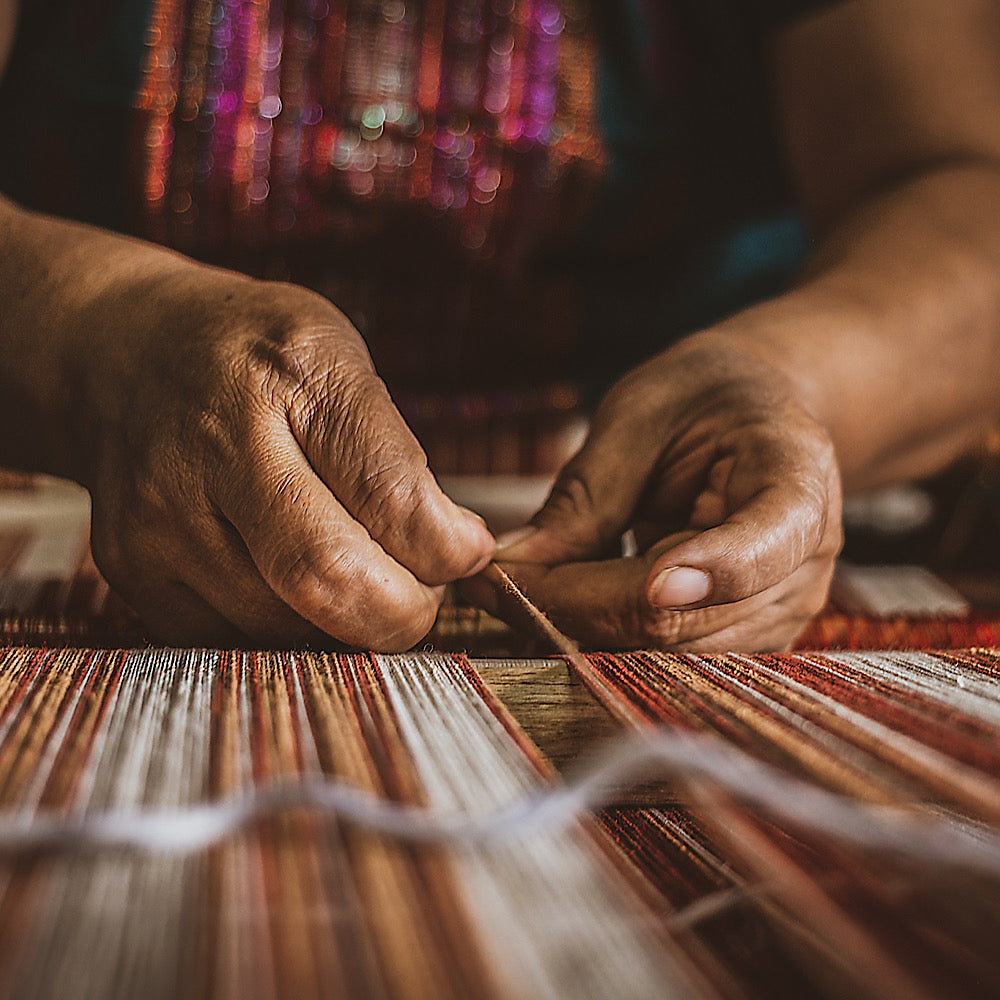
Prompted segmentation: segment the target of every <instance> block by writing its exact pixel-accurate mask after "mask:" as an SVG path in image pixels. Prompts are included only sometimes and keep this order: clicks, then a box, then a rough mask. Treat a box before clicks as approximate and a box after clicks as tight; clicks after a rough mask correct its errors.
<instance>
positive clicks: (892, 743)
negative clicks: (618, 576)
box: [0, 480, 1000, 1000]
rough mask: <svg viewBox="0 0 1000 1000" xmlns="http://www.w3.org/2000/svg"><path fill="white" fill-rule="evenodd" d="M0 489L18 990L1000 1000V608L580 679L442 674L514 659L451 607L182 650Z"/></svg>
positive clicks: (20, 499) (0, 630)
mask: <svg viewBox="0 0 1000 1000" xmlns="http://www.w3.org/2000/svg"><path fill="white" fill-rule="evenodd" d="M6 486H7V488H6V489H5V490H0V605H2V606H3V608H5V609H6V610H5V612H4V615H3V618H2V620H0V636H2V647H0V796H2V798H0V881H2V888H0V925H2V932H0V993H2V995H6V996H38V997H56V996H58V997H64V996H74V997H76V996H79V997H90V996H93V997H106V996H140V995H141V996H143V997H151V998H152V997H160V996H163V997H176V996H192V997H194V996H205V997H222V996H240V997H262V998H269V997H287V996H295V997H304V998H308V997H326V996H334V995H346V996H351V997H400V998H407V1000H408V998H411V997H434V998H440V997H451V996H454V997H484V998H504V1000H507V998H535V997H553V998H562V997H566V998H569V997H573V998H577V997H607V998H611V997H615V998H637V1000H640V998H647V997H684V998H688V997H705V998H717V997H726V998H728V997H761V998H763V997H782V996H803V995H808V996H820V997H840V996H851V997H855V996H869V997H889V996H892V997H898V996H906V997H927V998H935V997H942V998H943V997H949V998H951V997H980V996H981V997H990V996H996V995H997V993H998V992H1000V959H998V958H997V953H996V948H995V940H996V934H997V931H998V929H1000V902H998V900H1000V894H998V891H997V890H998V888H1000V738H998V735H1000V651H997V649H996V648H995V647H996V645H997V643H998V641H1000V639H998V635H997V630H998V625H997V622H996V620H995V619H992V618H990V616H989V615H986V614H977V613H973V614H972V615H965V616H963V617H958V616H954V615H953V616H952V617H939V618H937V619H934V620H926V621H924V622H922V623H919V624H914V623H913V622H910V623H907V622H905V621H904V620H903V619H899V618H897V619H892V620H885V621H875V620H873V619H866V618H865V617H864V616H863V615H859V614H857V613H854V614H846V613H833V612H831V613H830V614H828V615H826V616H824V617H821V619H820V620H819V621H818V622H817V623H816V624H815V625H814V626H813V628H812V629H811V630H810V632H809V633H808V635H807V636H806V637H805V642H806V646H808V647H811V648H808V649H802V650H800V651H799V652H796V653H790V654H784V655H717V656H705V655H699V656H694V655H676V654H666V653H655V652H636V653H628V654H614V655H612V654H601V653H589V654H587V655H586V657H585V660H586V666H585V669H584V670H583V671H581V670H579V669H576V670H574V669H572V665H571V664H568V663H567V661H566V660H565V659H564V658H560V657H551V656H541V655H539V651H538V650H535V651H532V650H528V649H526V648H525V647H522V649H521V650H520V651H519V653H520V654H521V655H518V656H516V657H515V656H511V655H509V654H508V655H506V656H496V655H495V656H492V657H484V656H482V655H473V654H467V653H464V652H458V651H454V652H447V651H445V650H447V649H451V650H459V649H461V648H466V649H468V648H475V647H476V646H477V644H478V646H479V647H480V648H493V649H494V650H495V649H498V648H499V647H500V646H501V645H502V644H503V643H504V642H507V643H508V644H510V643H513V642H514V641H515V640H514V639H513V637H511V636H509V635H505V634H504V632H503V627H502V626H501V625H500V623H496V622H492V621H490V620H487V619H486V618H485V617H484V616H483V615H482V614H479V613H476V612H475V611H474V610H473V609H462V608H458V607H451V608H449V609H447V612H446V614H445V615H443V616H442V619H441V621H440V622H439V624H438V626H437V629H436V631H435V633H433V634H432V636H431V638H430V640H429V645H428V648H426V649H424V650H423V651H420V652H414V653H411V654H405V655H401V656H391V657H389V656H378V655H374V654H365V653H357V654H335V653H320V652H308V651H302V652H282V653H276V652H264V651H256V650H228V651H227V650H169V649H158V648H155V647H151V646H149V645H147V644H146V643H145V641H144V637H143V636H142V632H141V627H140V626H139V624H138V623H137V622H135V620H134V619H133V618H132V617H131V616H130V614H129V613H128V611H127V609H125V608H124V607H122V606H121V605H120V604H119V603H118V602H117V600H116V598H115V597H114V595H113V594H112V593H110V592H109V591H108V589H107V587H106V585H105V584H104V583H103V581H101V580H100V577H99V575H98V574H97V573H96V570H95V569H94V567H93V565H92V563H91V562H90V560H89V555H88V551H87V546H86V524H87V520H86V518H87V508H86V503H85V499H83V498H81V497H80V495H79V494H78V493H76V492H74V491H73V490H71V489H70V488H69V487H65V486H62V485H60V484H52V483H46V482H35V481H30V480H25V481H19V482H14V481H11V480H8V481H7V483H6ZM906 629H908V630H909V631H908V632H907V631H905V630H906ZM879 639H880V640H881V642H880V643H876V642H874V641H873V640H879ZM914 639H916V642H912V641H911V642H909V643H908V644H909V645H911V646H912V645H921V644H922V645H924V646H925V648H924V649H922V650H918V649H911V650H909V651H900V650H898V649H896V650H893V649H888V648H883V650H882V651H877V650H876V651H873V650H869V651H863V652H861V651H850V650H849V649H845V648H843V647H845V646H850V645H852V644H855V645H857V644H858V643H860V644H861V645H881V646H883V647H888V646H892V645H896V646H898V645H900V642H899V641H894V640H903V644H907V640H914ZM824 640H825V641H824ZM924 640H926V642H924ZM521 641H522V642H523V641H524V640H521ZM838 645H839V646H840V647H841V648H840V649H835V648H831V647H836V646H838ZM931 646H936V647H938V648H937V651H930V649H929V647H931ZM431 647H433V648H431ZM963 647H964V648H963ZM971 647H975V648H971ZM525 652H528V653H531V654H532V655H524V653H525ZM629 733H631V734H633V735H632V737H631V739H632V741H633V742H632V743H628V742H626V743H625V744H622V743H621V742H620V741H621V740H622V739H626V740H627V739H628V737H627V736H626V735H623V734H629ZM643 734H646V735H645V737H644V736H643ZM661 734H662V735H661ZM657 739H659V740H661V743H662V745H659V749H658V750H657V746H658V744H657V743H656V741H657ZM636 740H638V741H639V742H638V743H636V742H634V741H636ZM644 740H645V742H643V741H644ZM609 741H610V746H611V747H616V746H617V747H618V748H619V749H618V751H617V753H618V756H619V761H618V762H619V764H620V763H621V757H622V755H625V757H626V758H630V757H631V756H632V755H634V754H635V753H637V752H639V751H638V750H637V747H645V750H644V751H642V752H644V753H645V754H646V758H645V764H644V767H643V768H642V769H640V771H639V772H638V773H636V774H633V775H632V776H631V777H632V779H641V780H638V781H636V780H630V781H628V782H625V781H623V777H624V772H623V771H622V770H621V768H620V767H619V768H618V769H617V770H616V769H615V768H612V769H611V770H610V771H605V772H600V773H598V774H597V775H596V776H595V774H594V773H593V768H594V767H595V766H597V765H595V764H594V762H593V761H594V754H596V753H598V752H599V751H600V748H602V747H603V748H604V752H605V753H608V752H611V753H612V755H614V753H615V752H616V751H614V750H612V751H608V749H607V748H608V746H609ZM663 741H665V742H663ZM650 748H652V749H650ZM658 754H659V756H658ZM602 775H603V777H604V780H603V781H602V780H600V779H601V776H602ZM581 782H583V785H581V784H580V783H581ZM581 788H585V793H584V792H581V791H580V789H581ZM560 789H562V790H563V791H560ZM345 796H346V798H345ZM583 806H588V807H594V808H587V809H583V808H582V807H583ZM241 810H242V812H241ZM387 810H388V812H387ZM387 816H388V819H387V818H386V817H387ZM241 817H242V818H241ZM380 824H381V825H380ZM491 824H492V825H491ZM477 831H479V832H478V833H477ZM484 831H485V833H484ZM490 831H492V833H491V832H490Z"/></svg>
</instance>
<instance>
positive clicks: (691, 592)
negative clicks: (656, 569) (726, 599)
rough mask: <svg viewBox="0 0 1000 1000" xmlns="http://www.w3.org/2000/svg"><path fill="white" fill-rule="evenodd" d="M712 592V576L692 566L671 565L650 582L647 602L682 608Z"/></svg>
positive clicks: (660, 606) (661, 606)
mask: <svg viewBox="0 0 1000 1000" xmlns="http://www.w3.org/2000/svg"><path fill="white" fill-rule="evenodd" d="M711 592H712V578H711V577H710V576H709V575H708V573H706V572H704V570H700V569H695V568H694V567H693V566H671V567H670V568H669V569H665V570H664V571H663V572H662V573H660V575H659V576H657V577H656V579H655V580H654V581H653V582H652V583H651V584H650V586H649V590H648V591H647V596H648V597H649V603H650V604H653V605H655V606H656V607H658V608H683V607H685V606H686V605H688V604H694V603H695V601H703V600H704V599H705V598H706V597H708V595H709V594H710V593H711Z"/></svg>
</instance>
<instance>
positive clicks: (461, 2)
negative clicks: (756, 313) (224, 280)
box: [0, 0, 820, 387]
mask: <svg viewBox="0 0 1000 1000" xmlns="http://www.w3.org/2000/svg"><path fill="white" fill-rule="evenodd" d="M819 5H820V0H811V2H809V0H800V2H794V0H785V2H783V3H776V2H773V0H772V2H765V0H757V2H749V0H746V2H743V3H740V2H738V0H677V2H674V3H668V2H665V0H608V2H606V3H594V4H593V5H592V6H591V5H589V4H587V3H586V2H585V0H562V2H559V0H422V2H418V0H349V2H343V0H341V2H337V0H285V2H281V0H48V2H47V3H34V2H31V3H23V4H22V7H23V10H22V23H21V28H20V30H19V34H18V38H17V41H16V45H15V51H14V54H13V57H12V62H11V66H10V70H9V72H8V74H7V77H6V79H5V81H4V84H3V87H2V90H0V128H2V134H3V135H4V136H5V141H4V143H3V146H2V149H0V188H2V189H3V190H5V191H6V192H8V193H10V194H11V195H12V196H14V197H15V198H17V199H19V200H20V201H21V202H22V203H24V204H27V205H30V206H33V207H38V208H41V209H44V210H48V211H52V212H56V213H59V214H63V215H67V216H71V217H76V218H81V219H85V220H88V221H92V222H96V223H99V224H102V225H106V226H111V227H114V228H118V229H122V230H125V231H130V232H135V233H139V234H141V235H144V236H147V237H149V238H152V239H156V240H159V241H161V242H164V243H167V244H170V245H172V246H174V247H177V248H179V249H182V250H184V251H185V252H188V253H190V254H192V255H194V256H196V257H199V258H201V259H205V260H210V261H214V262H218V263H224V264H227V265H230V266H236V267H240V268H242V269H245V270H247V271H250V272H253V273H260V274H264V275H268V276H274V277H283V278H292V279H294V280H298V281H302V282H304V283H306V284H309V285H312V286H314V287H316V288H318V289H319V290H321V291H323V292H324V293H326V294H327V295H329V296H330V298H332V299H333V300H334V301H335V302H337V303H338V304H339V305H340V306H341V307H342V308H344V309H345V310H346V311H347V312H348V313H349V314H350V315H351V316H352V318H353V319H355V321H356V322H357V323H358V325H359V326H360V327H361V328H362V329H363V331H364V332H365V333H366V335H367V336H368V338H369V341H370V342H371V343H372V345H373V352H374V353H375V356H376V360H377V362H378V363H379V365H380V368H381V369H382V370H383V371H384V372H385V373H386V374H388V375H389V377H390V379H393V378H396V379H399V380H403V381H410V382H418V383H419V384H421V385H423V386H427V385H435V384H436V385H441V386H445V387H447V386H448V385H452V384H459V383H460V384H467V383H468V382H469V381H470V380H473V381H475V380H479V381H482V382H486V383H489V382H495V383H497V384H503V383H505V382H509V381H510V380H511V379H514V378H521V379H523V377H524V375H523V373H524V371H525V370H527V371H529V372H531V373H533V375H534V377H536V378H538V379H545V378H548V377H555V376H557V375H560V376H564V375H566V374H575V375H577V376H579V377H581V378H584V379H586V378H587V377H591V378H592V379H593V380H595V381H597V380H604V379H606V378H607V377H609V376H610V375H611V374H613V373H614V372H615V371H617V370H620V369H623V368H624V367H625V366H626V365H628V364H630V363H632V362H633V361H634V360H637V359H638V358H639V357H640V356H642V355H644V354H648V353H649V352H650V351H651V350H653V349H655V348H656V347H657V346H659V345H662V344H663V343H666V342H667V341H668V340H669V339H670V338H671V337H675V336H677V335H679V334H681V333H683V332H685V331H686V330H689V329H692V328H694V327H695V326H697V325H699V324H701V323H705V322H708V321H710V320H711V319H713V318H715V317H716V316H718V315H720V314H722V313H724V312H725V311H727V310H729V309H731V308H734V307H737V306H739V305H741V304H743V303H745V302H746V301H747V300H748V299H752V298H754V297H759V296H760V295H763V294H767V293H768V292H770V291H772V290H775V289H776V288H778V287H780V285H781V283H783V282H785V281H786V280H787V278H788V275H789V274H790V272H791V270H792V269H793V268H794V266H795V265H796V263H797V262H798V260H799V259H800V257H801V254H802V251H803V248H804V235H803V232H802V230H801V227H800V226H799V225H798V223H797V221H796V220H795V217H794V215H793V214H792V213H791V209H792V205H791V202H790V200H789V197H788V193H787V184H786V183H785V178H784V174H783V170H782V166H781V160H780V157H779V155H778V153H777V144H776V142H775V140H774V129H773V124H772V120H771V116H770V111H769V107H768V101H767V95H766V88H765V85H764V70H763V58H762V48H763V43H764V39H765V38H766V36H767V33H768V32H769V31H771V30H772V29H774V28H775V27H777V26H779V25H781V24H782V23H784V22H785V21H787V20H788V19H790V18H792V17H795V16H799V15H801V14H803V13H805V12H807V11H808V10H809V9H811V8H813V7H817V6H819ZM595 40H597V41H599V42H600V51H598V48H597V46H596V42H595Z"/></svg>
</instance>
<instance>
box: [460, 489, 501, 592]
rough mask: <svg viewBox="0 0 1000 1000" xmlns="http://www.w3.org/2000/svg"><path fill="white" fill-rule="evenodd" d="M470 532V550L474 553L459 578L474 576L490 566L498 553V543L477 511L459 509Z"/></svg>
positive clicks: (466, 508)
mask: <svg viewBox="0 0 1000 1000" xmlns="http://www.w3.org/2000/svg"><path fill="white" fill-rule="evenodd" d="M458 510H459V512H460V513H461V515H462V517H463V519H464V521H465V524H466V528H467V531H468V536H469V537H468V549H469V550H470V551H471V552H472V561H471V563H470V564H469V565H468V567H467V568H466V569H465V571H464V572H462V573H460V574H459V578H463V577H467V576H474V575H475V574H476V573H479V572H481V571H482V570H483V569H485V568H486V566H488V565H489V564H490V562H491V561H492V559H493V555H494V553H495V552H496V546H497V542H496V539H495V538H494V537H493V533H492V532H491V531H490V529H489V528H488V527H487V526H486V522H485V521H484V520H483V518H482V517H480V516H479V515H478V514H477V513H476V512H475V511H472V510H469V508H468V507H459V508H458Z"/></svg>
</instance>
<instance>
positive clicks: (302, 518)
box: [79, 258, 493, 650]
mask: <svg viewBox="0 0 1000 1000" xmlns="http://www.w3.org/2000/svg"><path fill="white" fill-rule="evenodd" d="M171 259H173V258H171ZM81 326H82V329H83V332H84V334H85V336H84V338H83V341H84V342H85V343H86V344H87V350H88V351H89V352H90V353H91V355H92V357H93V359H94V360H93V361H91V362H89V363H88V362H84V364H87V374H86V377H85V379H84V385H85V389H84V392H83V399H84V407H85V416H86V419H85V420H84V421H82V424H81V426H82V427H84V428H85V430H84V431H83V432H82V438H81V441H82V454H81V459H82V468H81V471H80V476H79V477H80V478H81V479H82V480H83V481H84V482H85V484H86V485H87V486H88V487H89V488H90V490H91V494H92V497H93V529H92V542H93V549H94V558H95V560H96V562H97V564H98V566H99V567H100V569H101V570H102V572H103V573H104V574H105V576H106V577H107V578H108V580H109V582H110V583H111V584H112V586H113V587H114V588H115V589H116V590H118V591H119V592H120V593H121V595H122V596H123V597H124V598H125V600H126V601H128V602H129V603H130V604H131V605H132V607H133V608H135V610H136V611H137V612H138V613H139V614H140V615H141V617H142V618H143V620H144V622H145V623H146V624H147V626H148V627H149V628H150V629H151V630H152V632H153V633H154V634H155V636H156V637H157V638H158V639H160V640H163V641H167V642H170V643H177V644H203V645H224V644H229V643H236V642H240V641H245V638H244V637H250V638H251V639H252V640H254V641H255V642H259V643H274V642H279V643H302V642H311V641H323V640H327V641H328V637H329V636H333V637H334V638H336V639H338V640H341V641H342V642H345V643H348V644H350V645H353V646H363V647H373V648H376V649H380V650H402V649H406V648H408V647H409V646H411V645H412V644H413V643H415V642H416V641H418V640H419V639H420V638H421V637H422V636H423V635H424V634H425V633H426V632H427V630H428V629H429V628H430V627H431V625H432V624H433V622H434V618H435V615H436V613H437V609H438V606H439V603H440V600H441V595H442V592H443V584H445V583H446V582H449V581H451V580H454V579H456V578H457V577H461V576H463V575H466V574H469V573H472V572H476V571H478V570H479V569H481V568H482V566H484V565H485V564H486V562H487V561H488V559H489V557H490V555H491V553H492V550H493V539H492V537H491V536H490V534H489V532H488V531H487V530H486V528H485V526H484V524H483V523H482V521H481V520H480V519H479V518H477V517H476V516H475V515H473V514H472V513H471V512H469V511H465V510H463V509H462V508H459V507H456V506H455V505H454V504H453V503H451V501H450V500H448V499H447V498H446V497H445V496H444V494H443V493H442V492H441V491H440V489H439V488H438V486H437V483H436V482H435V480H434V478H433V476H432V475H431V473H430V472H429V471H428V469H427V465H426V460H425V457H424V454H423V452H422V450H421V449H420V446H419V445H418V443H417V441H416V439H415V438H414V437H413V435H412V434H411V433H410V431H409V429H408V428H407V427H406V425H405V423H404V422H403V420H402V418H401V417H400V415H399V414H398V412H397V411H396V409H395V407H394V406H393V403H392V401H391V399H390V398H389V394H388V392H387V390H386V388H385V385H384V384H383V383H382V381H381V380H380V379H379V378H378V377H377V375H376V374H375V371H374V369H373V366H372V363H371V360H370V358H369V356H368V352H367V350H366V348H365V346H364V343H363V342H362V340H361V338H360V336H359V335H358V334H357V332H356V331H355V330H354V329H353V328H352V327H351V325H350V323H348V321H347V320H346V319H345V317H344V316H343V315H342V314H341V313H339V312H338V311H337V310H336V309H335V308H334V307H333V306H332V305H330V303H329V302H327V301H326V300H325V299H322V298H321V297H319V296H317V295H313V294H312V293H310V292H307V291H305V290H304V289H301V288H297V287H295V286H291V285H285V284H277V283H268V282H257V281H253V280H250V279H247V278H243V277H240V276H237V275H234V274H231V273H229V272H225V271H220V270H217V269H214V268H207V267H201V266H198V265H193V264H190V262H184V263H182V264H178V265H176V266H171V267H169V268H167V269H166V270H165V273H159V274H157V275H156V276H155V277H148V278H144V279H143V280H142V281H141V283H140V281H139V280H137V279H136V278H135V277H134V276H133V277H132V278H131V279H130V281H129V283H128V285H127V287H125V288H123V287H121V286H120V285H119V286H117V287H115V288H114V290H113V294H106V295H103V296H102V297H101V299H100V301H99V302H98V304H97V305H95V306H94V307H92V308H91V309H90V310H89V313H88V314H87V315H86V316H85V317H83V319H82V321H81Z"/></svg>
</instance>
